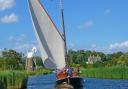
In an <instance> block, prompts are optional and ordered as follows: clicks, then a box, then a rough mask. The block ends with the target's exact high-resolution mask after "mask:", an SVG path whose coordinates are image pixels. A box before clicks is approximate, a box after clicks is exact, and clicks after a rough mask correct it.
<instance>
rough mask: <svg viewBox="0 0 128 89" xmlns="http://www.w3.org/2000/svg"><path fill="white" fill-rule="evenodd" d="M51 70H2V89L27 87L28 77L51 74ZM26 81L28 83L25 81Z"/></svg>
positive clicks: (0, 74) (0, 78) (0, 83)
mask: <svg viewBox="0 0 128 89" xmlns="http://www.w3.org/2000/svg"><path fill="white" fill-rule="evenodd" d="M50 73H52V72H51V71H50V70H46V69H42V70H36V71H32V72H27V71H23V70H22V71H17V70H11V71H8V70H6V71H0V89H26V88H22V87H23V86H26V83H27V78H28V77H29V76H33V75H40V74H50ZM25 82H26V83H25Z"/></svg>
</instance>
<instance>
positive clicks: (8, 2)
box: [0, 0, 15, 11]
mask: <svg viewBox="0 0 128 89" xmlns="http://www.w3.org/2000/svg"><path fill="white" fill-rule="evenodd" d="M14 5H15V0H0V11H3V10H6V9H9V8H11V7H13V6H14Z"/></svg>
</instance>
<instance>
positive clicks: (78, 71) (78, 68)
mask: <svg viewBox="0 0 128 89" xmlns="http://www.w3.org/2000/svg"><path fill="white" fill-rule="evenodd" d="M77 73H78V76H80V66H77Z"/></svg>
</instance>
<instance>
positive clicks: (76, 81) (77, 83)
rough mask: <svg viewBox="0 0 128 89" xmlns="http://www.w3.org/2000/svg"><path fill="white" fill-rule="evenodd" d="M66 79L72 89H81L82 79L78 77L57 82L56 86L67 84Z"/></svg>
mask: <svg viewBox="0 0 128 89" xmlns="http://www.w3.org/2000/svg"><path fill="white" fill-rule="evenodd" d="M68 79H69V81H70V83H69V85H71V86H72V87H73V89H83V79H82V78H80V77H71V78H64V79H60V80H57V81H56V86H59V85H62V84H63V83H66V84H68Z"/></svg>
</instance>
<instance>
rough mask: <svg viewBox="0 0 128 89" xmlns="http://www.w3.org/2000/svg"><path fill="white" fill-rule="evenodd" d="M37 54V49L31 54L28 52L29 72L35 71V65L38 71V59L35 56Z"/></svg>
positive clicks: (33, 49)
mask: <svg viewBox="0 0 128 89" xmlns="http://www.w3.org/2000/svg"><path fill="white" fill-rule="evenodd" d="M36 52H37V49H36V47H33V48H32V50H31V51H30V52H27V59H26V69H27V70H28V71H32V70H34V64H35V66H36V69H37V65H36V59H35V58H34V54H35V53H36Z"/></svg>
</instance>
